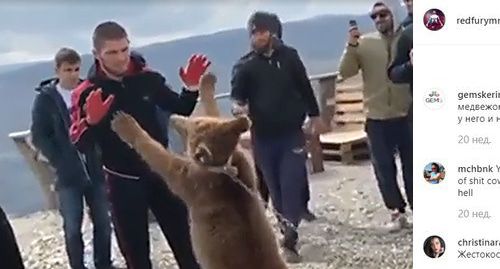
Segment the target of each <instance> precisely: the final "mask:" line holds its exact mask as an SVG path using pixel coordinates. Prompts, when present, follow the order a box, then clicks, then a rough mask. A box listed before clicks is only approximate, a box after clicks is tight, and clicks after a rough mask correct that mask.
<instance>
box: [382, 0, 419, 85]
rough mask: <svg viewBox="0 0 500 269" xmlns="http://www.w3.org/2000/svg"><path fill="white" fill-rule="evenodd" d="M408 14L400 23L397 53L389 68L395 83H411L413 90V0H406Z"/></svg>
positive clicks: (390, 75)
mask: <svg viewBox="0 0 500 269" xmlns="http://www.w3.org/2000/svg"><path fill="white" fill-rule="evenodd" d="M404 3H405V5H406V9H407V10H408V16H407V17H406V18H405V19H404V20H403V22H401V24H400V25H399V28H398V31H397V33H398V34H399V38H398V40H397V42H396V54H395V56H394V59H393V61H392V63H391V65H390V66H389V69H388V70H387V72H388V74H389V78H390V79H391V80H392V82H394V83H410V85H411V86H412V87H411V89H412V91H413V0H404Z"/></svg>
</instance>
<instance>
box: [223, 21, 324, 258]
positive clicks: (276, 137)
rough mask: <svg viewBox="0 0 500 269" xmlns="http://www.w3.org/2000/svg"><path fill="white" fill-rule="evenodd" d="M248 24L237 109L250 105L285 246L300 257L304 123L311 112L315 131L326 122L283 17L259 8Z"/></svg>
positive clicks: (235, 89)
mask: <svg viewBox="0 0 500 269" xmlns="http://www.w3.org/2000/svg"><path fill="white" fill-rule="evenodd" d="M248 29H249V32H250V37H251V42H252V47H253V51H251V52H250V53H248V54H246V55H245V56H243V57H242V58H241V59H240V60H239V61H238V62H237V63H236V65H235V66H234V68H233V74H232V80H231V97H232V98H233V100H234V101H235V105H234V110H235V111H234V112H241V111H245V112H246V109H247V108H246V107H247V106H248V114H249V116H250V118H251V120H252V130H251V134H252V146H253V151H254V154H255V159H256V162H257V164H258V166H259V168H260V169H261V170H262V173H263V176H264V180H265V182H266V184H267V186H268V188H269V190H270V194H271V199H272V201H273V206H274V208H275V209H276V211H277V213H278V216H279V217H280V220H281V221H282V223H283V232H284V237H285V238H284V241H283V246H284V250H285V253H286V255H287V259H288V261H290V262H298V261H299V260H300V256H299V255H298V251H297V249H296V243H297V240H298V234H297V227H298V225H299V221H300V218H301V214H302V213H303V211H304V210H303V207H304V198H305V197H304V190H306V189H307V188H308V187H307V184H308V183H307V173H305V172H304V171H305V169H306V168H305V165H306V157H307V152H306V150H305V138H304V133H303V131H302V125H303V123H304V120H305V117H306V114H307V115H308V116H309V117H310V118H311V128H312V129H313V131H321V129H323V128H324V125H323V124H322V123H321V120H320V118H319V109H318V104H317V102H316V98H315V97H314V93H313V90H312V88H311V84H310V82H309V79H308V77H307V73H306V70H305V67H304V65H303V63H302V61H301V59H300V57H299V55H298V53H297V51H296V50H295V49H294V48H292V47H289V46H286V45H284V44H283V43H282V42H281V40H280V39H279V36H278V33H279V32H280V29H281V23H280V21H279V19H278V17H277V16H276V15H275V14H271V13H267V12H256V13H254V14H253V15H252V16H251V17H250V19H249V22H248Z"/></svg>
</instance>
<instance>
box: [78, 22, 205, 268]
mask: <svg viewBox="0 0 500 269" xmlns="http://www.w3.org/2000/svg"><path fill="white" fill-rule="evenodd" d="M93 46H94V51H93V52H94V56H95V59H96V61H95V66H93V67H92V68H91V72H89V77H88V79H87V80H86V81H84V82H83V83H82V84H81V85H80V86H79V88H77V89H76V90H75V91H74V92H73V96H72V101H73V105H74V107H73V111H72V123H73V124H72V126H71V130H70V133H71V138H72V141H73V143H75V144H76V145H77V147H78V148H80V149H82V150H83V149H84V148H85V147H87V146H89V145H91V144H94V143H96V144H97V145H99V146H100V148H101V152H102V161H103V164H104V169H105V171H106V173H107V181H108V187H109V195H110V200H111V207H112V216H113V222H114V225H115V230H116V234H117V238H118V243H119V246H120V250H121V252H122V254H123V256H124V257H125V259H126V262H127V267H128V268H129V269H150V268H151V267H152V266H151V261H150V257H149V256H150V249H149V247H150V242H149V232H148V209H151V211H152V212H153V214H154V215H155V217H156V219H157V221H158V223H159V225H160V227H161V229H162V231H163V233H164V235H165V236H166V238H167V240H168V242H169V245H170V247H171V249H172V251H173V253H174V256H175V259H176V260H177V263H178V265H179V268H181V269H198V268H199V265H198V263H197V262H196V259H195V257H194V254H193V251H192V247H191V240H190V236H189V224H188V215H187V209H186V207H185V205H184V204H183V203H182V201H181V200H180V199H178V198H177V197H176V196H174V195H173V194H172V193H171V192H170V190H169V189H168V188H167V186H166V185H165V184H164V183H163V182H162V180H161V179H160V178H159V176H158V175H156V174H155V173H153V172H152V171H151V170H150V169H149V167H148V166H147V165H146V163H144V162H143V161H142V159H141V158H140V156H139V155H138V154H137V153H135V151H133V150H132V149H131V148H130V147H129V146H128V145H127V144H125V143H124V142H122V141H121V140H120V138H119V137H118V136H117V135H116V134H115V133H114V132H113V130H111V128H110V121H111V119H112V117H113V113H114V112H116V111H118V110H121V111H124V112H126V113H128V114H131V115H132V116H133V117H134V118H135V119H136V120H137V121H138V122H139V124H140V125H141V127H142V128H143V129H144V130H145V131H146V132H148V133H149V135H151V136H152V137H153V138H155V139H156V140H157V141H162V140H163V139H164V138H165V134H164V133H163V128H162V127H161V125H160V123H159V121H158V118H157V115H158V114H157V108H158V107H160V108H161V109H163V110H165V111H169V112H171V113H176V114H181V115H186V116H187V115H190V114H191V113H192V111H193V109H194V107H195V104H196V101H197V98H198V84H199V80H200V77H201V76H202V75H203V74H204V73H205V71H206V69H207V68H208V66H209V65H210V62H209V61H208V60H207V59H206V57H205V56H201V55H197V56H193V57H191V59H190V60H189V63H188V65H187V66H186V67H185V68H181V69H180V77H181V79H182V81H183V83H184V85H185V87H184V88H183V89H182V92H181V93H180V94H177V93H176V92H174V91H172V90H171V89H170V88H169V87H168V86H167V85H166V84H165V78H164V77H163V76H162V75H161V74H159V73H157V72H154V71H150V70H148V69H147V68H146V67H145V66H144V61H143V60H141V59H137V57H135V56H133V55H132V56H131V55H130V51H129V40H128V36H127V33H126V31H125V29H124V28H123V27H122V26H120V25H119V24H117V23H115V22H104V23H102V24H100V25H98V26H97V28H96V29H95V31H94V35H93Z"/></svg>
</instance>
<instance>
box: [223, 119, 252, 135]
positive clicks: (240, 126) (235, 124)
mask: <svg viewBox="0 0 500 269" xmlns="http://www.w3.org/2000/svg"><path fill="white" fill-rule="evenodd" d="M250 126H251V122H250V119H249V118H248V117H246V116H239V117H237V118H236V119H233V120H230V121H228V122H226V123H224V127H225V128H224V129H225V130H226V131H230V132H234V133H238V134H242V133H244V132H246V131H248V129H250Z"/></svg>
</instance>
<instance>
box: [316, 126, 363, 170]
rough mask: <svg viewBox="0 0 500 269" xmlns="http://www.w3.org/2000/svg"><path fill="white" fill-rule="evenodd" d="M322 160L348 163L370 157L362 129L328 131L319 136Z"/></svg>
mask: <svg viewBox="0 0 500 269" xmlns="http://www.w3.org/2000/svg"><path fill="white" fill-rule="evenodd" d="M320 142H321V147H322V149H323V158H324V160H329V161H340V162H342V163H344V164H350V163H353V162H355V161H360V160H366V159H369V157H370V152H369V150H368V141H367V137H366V133H365V132H364V131H360V130H355V131H348V132H330V133H326V134H323V135H321V136H320Z"/></svg>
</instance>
